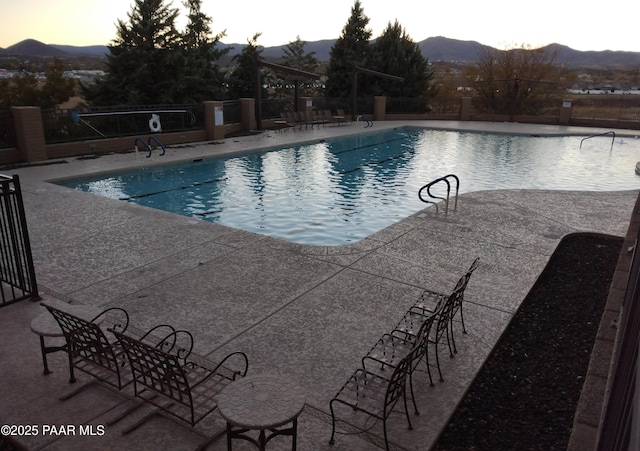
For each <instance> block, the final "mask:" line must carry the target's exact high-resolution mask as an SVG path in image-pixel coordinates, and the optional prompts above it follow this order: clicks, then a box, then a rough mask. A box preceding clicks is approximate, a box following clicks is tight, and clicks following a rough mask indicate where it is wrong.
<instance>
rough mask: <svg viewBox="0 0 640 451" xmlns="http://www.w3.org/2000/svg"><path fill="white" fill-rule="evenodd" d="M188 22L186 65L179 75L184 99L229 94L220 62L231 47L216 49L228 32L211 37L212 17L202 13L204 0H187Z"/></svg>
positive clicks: (219, 97)
mask: <svg viewBox="0 0 640 451" xmlns="http://www.w3.org/2000/svg"><path fill="white" fill-rule="evenodd" d="M184 6H185V7H186V8H187V9H188V11H189V12H188V16H187V18H188V22H187V26H186V29H185V32H184V35H183V38H182V46H183V52H184V56H185V64H184V65H183V70H184V73H183V74H182V75H181V77H180V78H179V85H180V86H179V90H180V93H181V96H180V97H181V98H182V100H181V101H182V102H202V101H205V100H220V99H223V98H225V96H226V88H225V87H224V75H223V74H222V71H221V69H220V67H219V66H218V64H217V61H218V60H219V59H220V58H221V57H222V56H224V55H225V54H226V53H227V52H228V51H229V50H230V49H229V48H227V49H223V50H220V49H216V45H217V44H218V43H219V42H220V39H222V38H223V37H224V36H225V34H226V33H225V31H223V32H221V33H218V34H217V35H215V36H213V37H212V36H211V34H212V32H211V28H210V26H209V23H210V22H211V18H210V17H209V16H207V15H206V14H204V13H203V12H202V0H185V2H184Z"/></svg>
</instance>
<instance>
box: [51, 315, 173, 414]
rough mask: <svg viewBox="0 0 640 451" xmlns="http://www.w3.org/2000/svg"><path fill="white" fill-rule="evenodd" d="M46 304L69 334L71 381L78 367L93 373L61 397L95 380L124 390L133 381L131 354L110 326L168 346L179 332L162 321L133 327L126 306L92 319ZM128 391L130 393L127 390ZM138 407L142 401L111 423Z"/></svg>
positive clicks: (65, 334) (68, 353) (66, 397)
mask: <svg viewBox="0 0 640 451" xmlns="http://www.w3.org/2000/svg"><path fill="white" fill-rule="evenodd" d="M45 307H46V308H47V309H48V310H49V312H51V314H52V315H53V317H54V318H55V319H56V321H57V322H58V325H59V326H60V329H61V330H62V333H63V335H64V337H65V341H66V346H65V350H66V351H67V355H68V359H69V375H70V376H69V382H70V383H74V382H76V377H75V371H74V370H75V369H78V370H80V371H82V372H84V373H86V374H89V375H90V376H93V378H92V379H91V380H90V381H89V382H87V383H86V384H83V385H81V386H80V387H78V388H76V389H75V390H73V391H71V392H69V393H66V394H65V395H63V396H61V397H60V399H61V400H63V401H64V400H67V399H69V398H71V397H72V396H75V395H76V394H78V393H79V392H80V391H81V390H83V389H85V388H87V387H88V386H89V385H91V384H94V383H98V382H100V383H104V384H107V386H109V387H111V388H114V389H116V390H118V391H122V390H124V389H125V388H126V387H127V386H129V385H130V384H131V383H132V382H133V375H132V373H131V370H130V368H129V361H128V358H127V355H126V353H125V352H124V349H123V347H122V345H121V344H120V342H119V341H118V340H117V339H116V338H115V337H114V336H112V335H111V334H110V333H109V334H106V333H105V331H106V330H107V329H111V330H117V331H120V332H124V331H127V332H128V333H130V334H132V335H135V336H137V337H138V339H139V340H142V341H145V342H147V343H149V344H150V345H152V346H153V345H160V344H162V346H164V347H166V346H167V345H169V344H172V341H174V340H172V337H173V332H175V329H174V328H173V327H171V326H169V325H165V324H162V325H158V326H155V327H153V328H151V329H149V330H147V331H146V332H143V331H141V330H138V329H135V328H134V327H130V325H129V315H128V314H127V312H126V311H125V310H124V309H121V308H118V307H112V308H109V309H106V310H104V311H103V312H102V313H100V314H99V315H97V316H96V317H95V318H93V319H92V320H91V321H87V320H85V319H82V318H79V317H77V316H75V315H73V314H71V313H68V312H65V311H64V310H60V309H57V308H55V307H52V306H50V305H47V304H45ZM124 395H125V396H126V394H124ZM137 407H139V403H137V404H135V405H134V406H132V407H131V408H129V409H127V410H125V411H124V412H122V414H121V415H119V416H117V417H114V418H113V419H111V420H109V424H112V423H115V422H116V421H118V420H120V419H121V418H122V417H123V416H124V415H126V414H127V413H129V412H131V411H132V410H133V409H135V408H137Z"/></svg>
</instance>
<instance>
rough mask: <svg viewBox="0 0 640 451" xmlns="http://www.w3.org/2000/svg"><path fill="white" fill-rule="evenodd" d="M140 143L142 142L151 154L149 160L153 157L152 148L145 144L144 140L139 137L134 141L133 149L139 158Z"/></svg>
mask: <svg viewBox="0 0 640 451" xmlns="http://www.w3.org/2000/svg"><path fill="white" fill-rule="evenodd" d="M138 142H141V143H142V145H143V146H144V148H145V149H147V152H149V155H147V158H149V157H150V156H151V146H150V145H149V144H147V143H146V142H144V139H142V138H140V137H139V136H138V137H137V138H136V139H135V140H134V141H133V148H134V149H135V151H136V157H137V156H138Z"/></svg>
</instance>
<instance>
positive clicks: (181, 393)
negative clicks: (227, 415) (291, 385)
mask: <svg viewBox="0 0 640 451" xmlns="http://www.w3.org/2000/svg"><path fill="white" fill-rule="evenodd" d="M112 332H113V334H114V335H115V336H116V337H117V338H118V340H119V341H120V343H121V345H122V347H123V348H124V350H125V352H126V354H127V357H128V359H129V365H130V367H131V371H132V374H133V380H134V393H135V396H136V397H138V398H141V399H143V400H145V401H146V402H149V403H150V404H153V405H154V406H156V407H157V408H158V409H160V411H162V412H164V413H167V414H170V415H172V416H174V417H176V418H178V419H180V420H182V421H184V422H186V423H188V424H189V425H190V426H195V425H196V424H197V423H198V422H200V421H201V420H202V419H203V418H204V417H206V416H207V415H208V414H209V413H211V412H213V411H214V410H215V409H216V408H217V407H218V405H217V402H216V397H217V395H218V393H220V391H221V390H222V389H223V388H224V387H226V386H227V385H228V384H230V383H231V382H232V381H233V380H235V379H236V377H238V376H240V377H243V376H245V375H246V374H247V369H248V365H249V362H248V359H247V356H246V354H244V353H242V352H233V353H231V354H229V355H227V356H226V357H225V358H224V359H223V360H222V361H221V362H219V363H214V362H212V361H210V360H208V359H205V358H202V357H199V356H197V355H195V354H194V353H193V352H192V349H193V336H192V335H191V333H189V332H188V331H185V330H176V331H175V332H173V333H172V334H170V335H169V336H167V337H165V338H164V340H163V342H161V343H158V344H157V345H155V346H153V345H150V344H149V343H146V342H144V341H141V340H138V339H136V338H134V337H131V336H129V335H128V334H126V333H122V332H119V331H117V330H113V331H112ZM232 359H235V360H236V361H237V369H232V368H229V367H228V366H227V365H228V364H229V363H233V362H231V360H232ZM156 413H159V412H153V413H152V414H151V415H154V414H156ZM147 418H148V416H147V417H145V418H143V419H142V420H141V421H139V422H137V423H136V424H134V425H133V426H131V427H129V428H127V429H126V430H125V431H123V432H124V433H126V432H130V431H131V430H133V429H135V428H137V427H138V426H139V425H140V424H142V422H144V421H146V419H147Z"/></svg>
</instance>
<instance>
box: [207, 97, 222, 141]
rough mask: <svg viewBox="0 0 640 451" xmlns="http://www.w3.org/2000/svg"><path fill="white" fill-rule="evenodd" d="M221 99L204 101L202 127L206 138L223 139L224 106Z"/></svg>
mask: <svg viewBox="0 0 640 451" xmlns="http://www.w3.org/2000/svg"><path fill="white" fill-rule="evenodd" d="M222 105H223V103H222V102H221V101H208V102H204V128H205V130H206V131H207V139H224V108H223V106H222Z"/></svg>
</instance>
